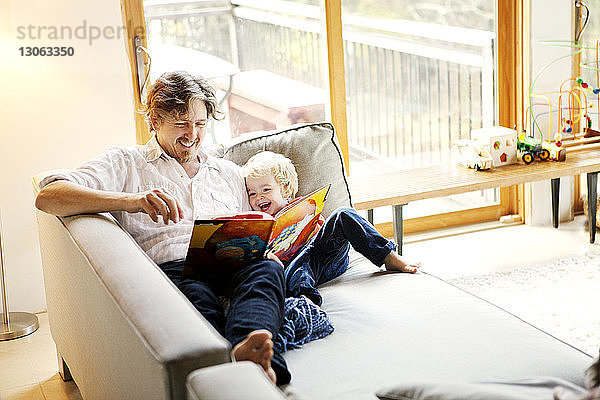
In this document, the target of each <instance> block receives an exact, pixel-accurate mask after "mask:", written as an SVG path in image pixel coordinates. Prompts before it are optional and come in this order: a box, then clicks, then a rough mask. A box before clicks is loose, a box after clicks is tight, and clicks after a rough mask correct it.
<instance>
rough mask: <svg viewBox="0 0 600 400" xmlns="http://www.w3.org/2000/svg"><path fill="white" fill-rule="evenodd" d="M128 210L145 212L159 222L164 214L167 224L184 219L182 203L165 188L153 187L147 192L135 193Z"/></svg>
mask: <svg viewBox="0 0 600 400" xmlns="http://www.w3.org/2000/svg"><path fill="white" fill-rule="evenodd" d="M129 204H130V205H129V206H128V207H127V209H126V211H128V212H132V213H135V212H143V213H146V214H148V215H149V216H150V218H152V220H153V221H154V222H158V220H159V218H160V217H161V216H162V219H163V222H164V223H165V225H166V224H168V223H169V221H173V222H174V223H177V222H179V221H180V220H181V219H183V209H182V208H181V205H180V204H179V202H178V201H177V199H176V198H175V196H173V195H172V194H171V193H169V192H168V191H167V190H165V189H160V188H159V189H152V190H147V191H145V192H140V193H133V194H132V195H131V198H130V202H129Z"/></svg>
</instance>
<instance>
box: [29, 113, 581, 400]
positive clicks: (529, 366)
mask: <svg viewBox="0 0 600 400" xmlns="http://www.w3.org/2000/svg"><path fill="white" fill-rule="evenodd" d="M216 150H217V152H218V153H219V155H222V156H224V157H226V158H228V159H230V160H233V161H234V162H237V163H240V164H241V163H243V162H245V161H246V160H247V159H248V158H249V157H250V156H251V155H253V154H254V153H256V152H258V151H261V150H272V151H276V152H280V153H283V154H285V155H287V156H288V157H290V158H291V159H292V160H293V161H294V163H295V165H296V166H297V169H298V174H299V177H300V193H301V194H303V193H307V192H308V191H310V190H313V189H315V188H317V187H319V186H321V185H323V184H325V183H332V189H331V192H330V196H329V198H328V202H327V208H326V209H325V213H326V214H328V213H330V212H331V211H332V210H333V209H335V208H337V207H339V206H343V205H350V204H351V198H350V192H349V190H348V187H347V183H346V179H345V176H344V171H343V166H342V158H341V154H340V152H339V147H338V145H337V142H336V139H335V134H334V131H333V127H332V126H331V125H330V124H327V123H320V124H308V125H302V126H298V127H292V128H290V129H287V130H284V131H279V132H267V133H257V134H255V135H251V136H246V137H243V138H240V139H238V140H237V141H236V142H235V143H232V144H231V145H230V146H228V147H227V148H217V149H216ZM38 182H39V179H38ZM373 190H377V188H374V189H373ZM38 225H39V235H40V247H41V252H42V261H43V269H44V280H45V287H46V296H47V303H48V313H49V319H50V330H51V333H52V337H53V339H54V341H55V343H56V347H57V352H58V354H59V361H60V365H61V367H62V368H64V370H63V372H64V375H65V377H69V376H72V378H73V379H74V380H75V382H76V384H77V385H78V387H79V389H80V391H81V394H82V395H83V397H84V399H183V398H186V396H187V397H188V398H190V399H266V400H269V399H282V398H285V394H284V393H283V392H282V391H280V390H278V389H276V388H274V387H273V386H271V385H270V384H269V383H268V381H267V380H266V379H265V377H264V375H263V374H262V372H261V371H260V369H259V368H258V367H256V366H255V365H253V364H251V363H232V360H231V357H230V347H229V344H228V342H227V341H226V340H225V339H223V338H222V337H221V336H220V335H219V334H218V333H217V332H216V331H215V330H214V329H213V328H212V327H211V326H210V325H209V324H208V323H207V322H206V321H205V320H204V318H203V317H202V316H201V315H200V314H199V313H198V312H197V311H196V310H195V309H194V308H193V307H192V305H191V304H190V303H189V302H188V301H187V299H186V298H185V297H184V296H183V295H182V294H181V293H180V292H178V290H177V289H176V288H175V286H174V285H173V284H171V282H170V281H169V280H168V279H167V278H166V277H165V275H164V274H163V273H162V271H160V269H159V268H158V267H157V266H156V265H155V264H154V263H153V262H152V261H151V260H150V259H149V258H148V257H147V256H146V255H145V254H144V252H143V251H142V250H141V249H140V248H139V246H138V245H137V244H136V243H135V242H134V241H133V239H132V238H131V237H130V236H129V234H127V233H126V232H125V231H123V229H121V227H120V226H119V225H118V224H117V223H116V222H115V221H114V219H113V218H112V217H111V216H110V215H79V216H73V217H67V218H57V217H54V216H51V215H48V214H45V213H43V212H38ZM449 267H451V266H449ZM321 291H322V293H323V296H324V304H323V308H324V309H325V310H326V311H327V313H328V315H329V316H330V318H331V320H332V322H333V324H334V326H335V331H334V332H333V333H332V334H331V335H329V336H328V337H326V338H324V339H322V340H318V341H315V342H311V343H309V344H307V345H305V346H304V347H303V348H302V349H299V350H294V351H290V352H288V353H286V355H285V357H286V360H287V362H288V364H289V368H290V371H291V373H292V383H291V384H290V386H289V387H288V388H286V390H285V391H286V393H287V395H288V396H293V395H295V396H296V397H298V398H308V399H376V393H377V392H379V395H380V396H383V397H382V398H388V397H385V395H386V393H387V394H389V393H390V391H389V388H390V386H392V385H401V386H402V385H404V386H403V387H404V389H402V388H400V389H398V390H401V391H402V390H404V391H406V390H407V389H405V388H406V385H409V384H410V385H413V386H414V384H415V383H419V382H431V381H433V382H440V384H441V383H442V382H451V383H457V382H464V383H468V382H472V381H506V380H509V381H512V380H515V379H520V378H528V377H533V376H553V377H556V378H560V379H562V380H563V381H565V382H571V383H573V384H577V385H580V384H581V381H582V374H583V371H584V369H585V367H586V366H587V365H588V364H589V363H590V361H591V358H590V357H589V356H588V355H586V354H584V353H582V352H581V351H579V350H577V349H575V348H573V347H571V346H569V345H567V344H565V343H563V342H561V341H559V340H557V339H555V338H554V337H552V336H550V335H548V334H546V333H544V332H542V331H540V330H538V329H537V328H535V327H533V326H531V325H529V324H528V323H527V322H524V321H522V320H520V319H518V318H516V317H514V316H512V315H510V314H508V313H507V312H505V311H503V310H501V309H499V308H497V307H495V306H494V305H492V304H489V303H487V302H485V301H483V300H481V299H478V298H476V297H474V296H472V295H470V294H469V293H466V292H463V291H461V290H459V289H457V288H455V287H453V286H451V285H449V284H447V283H445V282H443V281H442V280H440V279H437V278H436V277H433V276H431V275H429V274H427V273H425V272H423V273H418V274H416V275H409V274H393V273H385V272H382V271H380V269H379V268H377V267H375V266H374V265H372V264H370V263H369V262H368V261H367V260H365V259H364V258H362V257H361V256H360V255H358V254H356V253H353V254H352V261H351V267H350V269H349V270H348V272H346V273H345V274H344V275H343V276H342V277H340V278H338V279H336V280H335V281H333V282H330V283H328V284H326V285H324V286H323V287H322V288H321ZM67 366H68V367H67ZM210 366H212V367H210ZM206 367H209V368H206ZM192 371H195V372H193V373H192ZM190 373H192V374H190ZM188 375H189V377H188ZM186 379H187V386H186ZM386 388H387V389H386ZM392 392H393V390H392ZM402 393H404V392H402ZM390 398H412V397H406V396H405V397H390ZM415 398H416V397H415Z"/></svg>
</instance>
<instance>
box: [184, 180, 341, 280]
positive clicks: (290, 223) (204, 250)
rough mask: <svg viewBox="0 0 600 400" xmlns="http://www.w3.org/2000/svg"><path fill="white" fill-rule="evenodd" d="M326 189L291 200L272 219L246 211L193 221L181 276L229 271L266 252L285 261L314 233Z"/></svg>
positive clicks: (327, 189) (265, 214) (324, 187)
mask: <svg viewBox="0 0 600 400" xmlns="http://www.w3.org/2000/svg"><path fill="white" fill-rule="evenodd" d="M330 186H331V185H326V186H323V187H322V188H320V189H317V190H315V191H314V192H311V193H309V194H307V195H306V196H302V197H300V198H298V199H296V200H294V201H292V202H291V203H289V204H288V205H286V206H285V207H284V208H282V209H281V210H279V212H278V213H277V214H275V216H271V215H269V214H267V213H264V212H261V211H247V212H241V213H234V214H230V215H219V216H206V217H201V218H198V219H196V220H195V221H194V229H193V231H192V237H191V239H190V246H189V248H188V252H187V256H186V259H185V268H184V275H192V274H193V275H196V276H201V275H203V274H206V273H209V274H218V273H219V272H221V271H223V272H232V271H235V270H237V269H239V268H240V267H242V266H244V265H246V264H248V263H250V262H252V261H256V260H260V259H263V258H265V254H266V253H267V252H269V251H270V252H272V253H273V254H275V255H276V256H277V257H279V259H280V260H281V261H283V262H284V263H285V262H286V261H289V260H290V259H291V258H292V257H293V255H294V254H295V253H296V252H297V251H298V250H299V249H300V248H301V247H302V246H304V245H305V244H306V243H307V242H308V241H309V240H310V239H311V238H312V237H313V235H314V234H315V228H316V226H317V224H318V223H319V219H320V215H321V212H322V211H323V205H324V204H325V200H326V198H327V193H328V192H329V187H330Z"/></svg>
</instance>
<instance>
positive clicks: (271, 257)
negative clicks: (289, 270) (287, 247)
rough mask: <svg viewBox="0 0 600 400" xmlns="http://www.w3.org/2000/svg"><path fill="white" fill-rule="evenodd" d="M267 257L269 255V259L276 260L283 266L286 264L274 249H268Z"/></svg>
mask: <svg viewBox="0 0 600 400" xmlns="http://www.w3.org/2000/svg"><path fill="white" fill-rule="evenodd" d="M265 257H267V258H268V259H269V260H273V261H276V262H277V263H278V264H279V265H281V268H285V266H284V265H283V263H282V262H281V260H280V259H279V257H277V256H276V255H275V254H274V253H273V251H272V250H269V251H267V254H265Z"/></svg>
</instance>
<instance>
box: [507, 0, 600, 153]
mask: <svg viewBox="0 0 600 400" xmlns="http://www.w3.org/2000/svg"><path fill="white" fill-rule="evenodd" d="M575 7H577V8H579V9H581V10H583V11H585V21H584V23H583V25H582V27H581V29H580V30H579V32H578V33H577V35H576V37H575V40H574V41H559V40H555V41H541V42H540V43H542V44H544V45H548V46H556V47H568V48H570V49H572V52H571V53H570V54H568V55H564V56H562V57H559V58H556V59H555V60H553V61H551V62H550V63H548V64H546V65H545V66H544V67H542V68H541V69H540V71H539V72H538V74H537V75H536V77H535V79H534V80H533V82H532V84H531V86H530V90H529V105H528V107H527V112H526V116H525V123H524V127H523V129H522V133H521V134H519V142H518V144H517V147H518V148H519V150H520V149H526V148H528V149H534V150H535V149H538V147H537V146H538V145H540V146H541V148H542V150H544V149H545V150H547V152H548V156H547V157H546V152H542V151H541V150H535V151H537V152H538V154H539V156H540V157H539V158H540V159H544V158H543V157H546V159H551V160H555V161H564V160H565V159H566V151H567V149H568V151H577V150H580V149H583V148H589V147H590V146H589V145H591V144H597V145H600V131H599V129H600V113H599V112H598V111H595V112H592V111H593V110H595V109H597V108H598V105H599V104H600V41H596V43H595V46H593V47H590V46H585V45H584V44H583V42H582V41H581V38H582V36H583V33H584V31H585V29H586V27H587V25H588V22H589V15H590V10H589V8H588V6H587V5H586V4H585V3H584V2H583V1H579V0H577V1H575ZM588 50H589V52H587V53H585V54H587V55H590V54H591V55H592V57H590V58H591V61H585V62H581V63H580V64H579V65H580V67H581V68H582V69H587V70H592V71H594V72H595V81H594V82H591V81H586V80H584V78H583V77H581V76H575V77H569V78H567V79H565V80H563V81H562V82H561V84H560V85H559V87H558V90H557V91H549V92H536V91H535V90H534V88H535V84H536V81H537V80H538V78H539V77H540V76H541V75H542V74H543V73H544V72H545V71H546V70H547V69H548V68H549V67H550V66H551V65H553V64H555V63H557V62H559V61H560V60H564V59H568V58H573V57H575V56H579V55H580V54H582V53H584V52H585V51H588ZM534 99H536V100H538V101H537V102H535V101H534ZM540 100H541V101H540ZM539 107H543V108H544V109H545V110H544V111H538V110H539ZM536 111H537V112H536ZM594 114H595V115H596V116H597V119H596V124H594V123H593V119H592V115H594ZM544 116H547V118H548V120H547V125H548V126H547V131H546V132H543V131H542V128H541V127H540V123H539V119H540V118H542V117H544ZM527 128H529V132H531V134H530V135H528V134H527V130H528V129H527ZM536 134H537V135H536ZM536 136H538V137H539V139H538V138H536ZM535 151H533V152H532V151H530V153H532V155H533V156H535V155H536V154H535ZM525 154H526V152H521V153H520V159H522V160H523V161H524V162H525V163H528V162H527V160H531V161H532V157H530V156H525ZM525 158H527V160H525ZM531 161H529V162H531Z"/></svg>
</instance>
